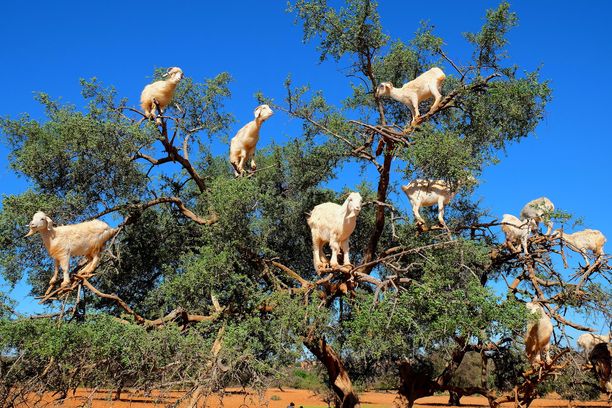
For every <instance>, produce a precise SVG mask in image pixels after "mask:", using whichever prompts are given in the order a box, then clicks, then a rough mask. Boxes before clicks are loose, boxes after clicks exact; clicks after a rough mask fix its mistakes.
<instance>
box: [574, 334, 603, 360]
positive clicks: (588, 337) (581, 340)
mask: <svg viewBox="0 0 612 408" xmlns="http://www.w3.org/2000/svg"><path fill="white" fill-rule="evenodd" d="M609 342H610V334H609V333H608V335H607V336H605V335H603V334H595V333H584V334H582V335H581V336H580V337H578V341H577V342H576V343H577V344H578V346H579V347H580V348H582V350H583V351H584V355H585V357H586V358H588V357H589V354H590V353H591V350H593V347H595V346H596V345H598V344H600V343H609Z"/></svg>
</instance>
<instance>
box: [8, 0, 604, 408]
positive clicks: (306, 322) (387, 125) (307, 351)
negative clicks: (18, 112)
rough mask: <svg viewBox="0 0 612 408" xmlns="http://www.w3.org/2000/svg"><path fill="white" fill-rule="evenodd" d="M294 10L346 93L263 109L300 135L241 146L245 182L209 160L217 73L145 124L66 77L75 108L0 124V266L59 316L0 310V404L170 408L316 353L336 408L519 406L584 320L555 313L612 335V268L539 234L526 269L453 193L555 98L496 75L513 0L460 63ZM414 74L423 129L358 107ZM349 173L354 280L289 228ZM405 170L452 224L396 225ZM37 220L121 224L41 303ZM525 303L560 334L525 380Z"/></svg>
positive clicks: (226, 121)
mask: <svg viewBox="0 0 612 408" xmlns="http://www.w3.org/2000/svg"><path fill="white" fill-rule="evenodd" d="M289 11H290V12H291V13H292V14H293V15H294V16H295V18H296V21H297V22H299V23H301V24H302V25H303V30H304V40H305V42H314V43H316V44H317V46H318V50H319V52H320V58H321V61H322V62H325V63H334V62H335V63H341V64H342V66H343V67H346V65H347V63H348V64H349V65H350V68H349V69H348V70H346V71H345V72H346V81H347V84H349V85H350V86H351V89H352V93H351V94H350V95H347V96H346V99H344V100H343V101H342V102H341V103H340V104H339V105H333V104H331V103H329V102H328V101H327V100H326V97H325V92H324V91H320V90H311V89H309V87H307V86H304V85H301V84H295V83H293V82H292V80H291V79H290V77H289V78H288V79H287V80H286V81H285V85H286V97H285V98H284V99H283V100H271V99H269V98H268V97H266V95H265V94H260V95H258V98H259V99H260V100H261V101H262V102H266V103H268V104H270V105H272V107H273V108H274V109H275V110H276V111H277V112H278V111H280V112H284V113H285V114H287V115H289V116H291V117H293V118H295V119H296V120H298V121H300V122H301V123H302V124H303V128H302V129H303V131H302V134H301V135H300V137H299V138H296V139H294V140H277V141H276V143H275V144H273V145H271V146H269V147H267V148H264V149H258V151H257V155H258V165H259V167H258V170H257V171H256V172H253V173H251V174H249V175H248V176H246V177H241V178H234V176H233V174H232V171H231V168H230V165H229V163H228V161H227V158H226V157H222V156H215V155H214V154H213V153H212V149H211V146H212V145H213V143H219V142H220V141H224V142H227V136H229V135H228V129H229V126H230V124H231V123H232V121H233V118H232V115H231V114H230V113H228V112H226V111H225V109H224V102H225V101H226V100H227V99H228V98H230V97H231V93H230V82H231V81H230V76H229V74H227V73H221V74H219V75H218V76H216V77H214V78H212V79H207V80H205V81H204V82H196V81H195V80H194V79H193V78H186V79H185V80H183V81H182V82H181V83H180V85H179V87H178V88H177V94H176V95H175V99H174V102H173V104H171V105H170V106H169V107H168V109H167V111H166V112H165V113H164V114H163V119H162V121H161V124H160V125H159V126H157V125H155V124H154V123H153V122H149V121H144V122H143V121H142V120H141V119H142V112H139V111H138V110H136V109H134V108H131V107H129V106H128V105H127V102H126V100H125V99H121V98H120V97H119V96H118V95H117V94H116V91H115V90H114V89H113V88H106V87H104V86H103V85H102V84H101V83H99V82H98V81H96V80H88V81H83V82H82V87H83V97H84V98H85V100H86V101H87V107H86V109H84V110H82V111H81V110H78V109H76V108H75V107H74V106H71V105H65V104H60V103H59V102H57V101H54V100H53V99H52V98H51V97H49V96H48V95H46V94H39V95H38V100H39V101H40V102H41V103H42V104H43V106H44V107H45V109H46V115H47V120H45V121H37V120H32V119H30V118H29V117H28V116H23V117H20V118H16V119H14V118H3V119H2V120H1V122H0V126H1V129H2V132H3V134H4V135H5V137H6V143H7V144H8V146H9V148H10V150H11V155H10V162H11V166H12V169H13V170H14V171H15V172H16V173H18V174H20V175H22V176H24V177H26V178H27V179H28V180H29V182H30V186H31V189H30V190H28V191H27V192H25V193H23V194H20V195H13V196H6V197H4V199H3V205H2V211H1V213H0V265H1V266H0V268H1V269H0V270H1V272H2V274H3V276H4V278H5V279H7V280H8V281H9V282H16V281H18V280H19V279H20V278H21V277H23V276H24V274H27V277H28V280H29V282H30V283H31V285H32V293H33V294H34V295H38V296H40V297H41V302H44V303H45V304H48V305H50V306H51V307H52V310H53V312H52V313H51V314H49V315H44V316H29V317H24V316H18V315H17V314H16V313H14V312H11V311H10V310H11V307H10V305H9V304H8V303H7V302H4V298H0V301H3V302H4V303H7V304H5V305H4V306H3V308H2V309H0V318H2V319H3V320H0V333H1V336H0V352H3V353H5V354H6V355H7V356H9V357H10V356H13V357H14V358H9V359H7V361H6V362H3V366H2V367H1V368H2V370H5V371H4V372H8V374H6V375H4V376H3V377H2V379H1V380H0V395H1V397H0V398H2V400H3V401H4V404H5V405H7V406H10V404H13V403H16V402H19V401H20V400H22V399H26V398H29V395H30V394H29V392H31V391H34V390H37V391H45V390H47V391H57V392H59V393H60V395H61V396H65V395H67V393H68V391H69V390H70V389H72V388H75V387H77V386H92V387H98V386H108V385H112V386H114V387H115V388H116V389H117V393H121V390H122V388H123V387H125V386H130V387H137V388H142V389H151V388H160V389H162V390H164V389H170V388H172V387H182V388H185V389H187V390H188V392H187V393H186V395H185V397H184V398H183V399H181V400H180V401H178V402H177V403H176V404H177V405H178V404H180V403H186V404H190V405H192V406H196V405H197V403H198V401H199V400H201V398H203V397H204V396H206V395H208V394H210V393H212V392H222V390H223V389H224V388H225V387H227V386H229V385H236V384H239V385H242V386H253V387H256V388H265V387H267V386H269V385H270V384H274V383H277V382H276V381H278V378H277V377H278V375H279V374H278V373H279V372H281V370H283V369H284V368H286V367H287V366H289V365H290V364H292V363H295V362H296V361H297V360H298V359H300V358H312V357H314V358H316V360H318V362H320V363H321V365H322V366H323V367H324V368H325V372H326V378H327V380H328V381H329V385H330V388H331V389H332V390H333V392H334V394H335V398H336V406H342V407H353V406H357V405H359V398H358V395H357V394H356V392H355V389H354V383H355V382H358V383H360V384H369V383H371V382H373V381H375V380H376V378H379V377H382V376H386V377H389V376H390V377H391V378H395V379H396V382H395V384H396V386H397V387H398V399H397V404H398V405H400V406H405V405H411V404H412V403H413V402H414V400H415V399H416V398H419V397H421V396H426V395H432V394H433V393H434V392H436V391H443V390H445V391H449V392H450V393H451V396H454V398H455V400H456V399H457V397H460V396H461V395H468V394H481V395H484V396H486V397H487V398H488V399H489V402H490V404H491V406H497V405H499V404H500V403H501V402H507V401H515V400H516V401H519V402H520V404H521V405H523V406H528V405H529V404H530V403H531V401H532V400H533V399H534V398H536V397H537V396H538V395H539V393H541V392H542V390H543V389H544V388H543V387H544V386H543V384H544V383H545V382H546V381H551V379H553V378H554V376H551V374H557V373H558V372H560V371H562V370H563V369H564V368H565V367H567V366H568V365H570V364H573V365H572V367H574V368H576V367H578V365H579V364H580V363H579V362H574V360H572V359H571V358H569V356H570V353H568V350H567V346H568V344H569V343H568V338H567V336H566V335H565V328H566V327H568V326H570V327H573V328H576V329H579V330H584V331H593V329H592V328H591V327H587V326H585V325H583V324H580V323H579V322H577V321H572V320H571V319H569V318H567V317H566V316H567V312H568V311H570V310H571V311H573V312H574V313H578V314H580V313H584V314H589V315H591V316H592V315H596V316H598V317H599V318H601V319H606V320H607V321H610V287H609V281H607V280H606V276H605V274H606V273H609V270H610V268H609V266H608V263H607V258H605V257H601V258H599V259H597V260H596V261H594V262H593V263H592V264H591V265H590V266H589V267H581V266H577V267H575V268H564V267H562V266H561V264H562V263H561V260H563V261H565V256H564V255H565V252H566V251H565V250H564V247H563V245H560V244H561V243H560V242H559V239H558V238H555V237H554V236H546V235H542V234H534V236H532V237H531V238H530V242H529V244H530V246H529V255H523V254H518V253H513V252H511V251H509V250H508V249H507V248H505V246H503V245H500V240H499V239H498V237H496V235H495V234H494V233H493V232H492V229H491V228H492V227H494V226H496V225H499V221H498V220H496V219H495V218H493V217H490V216H488V215H487V214H486V213H485V212H484V211H483V210H482V209H481V208H479V206H478V203H477V202H474V201H473V200H472V198H471V196H470V191H471V188H472V187H473V180H474V178H476V179H477V178H478V176H479V175H480V173H481V171H482V170H483V169H484V168H485V167H486V166H489V165H492V164H494V163H495V162H496V161H497V160H498V153H499V152H503V151H504V149H505V147H506V146H507V145H508V144H509V143H514V142H520V141H521V140H522V139H523V138H525V137H528V136H529V135H531V134H532V133H533V132H534V129H535V127H536V126H537V124H538V123H539V122H540V120H541V119H542V117H543V115H544V109H545V106H546V103H547V102H548V101H549V100H550V97H551V90H550V88H549V86H548V83H547V82H546V81H543V80H541V79H540V77H539V74H538V72H537V71H536V72H523V71H522V70H520V69H519V67H516V66H513V65H509V64H507V59H506V50H505V45H506V42H507V40H506V35H507V33H508V31H509V30H510V29H512V28H513V27H514V26H515V25H516V22H517V17H516V15H515V14H514V13H512V12H511V11H510V8H509V5H508V4H507V3H502V4H500V5H499V6H498V7H497V8H496V9H493V10H489V11H487V13H486V17H485V20H484V24H483V26H482V28H481V30H480V31H479V32H476V33H467V34H465V39H466V41H467V42H468V43H469V45H470V46H471V47H472V49H473V52H472V55H471V58H470V60H469V61H467V62H459V61H457V60H455V59H453V51H452V50H447V49H446V48H445V44H444V42H443V39H442V38H439V37H438V36H437V35H436V34H435V31H434V29H433V27H430V26H428V25H427V24H423V25H422V26H421V27H420V28H418V30H417V31H416V33H415V35H414V37H413V38H412V39H409V40H404V41H402V40H399V39H398V40H393V39H392V38H391V37H390V36H389V35H387V34H386V33H385V32H384V31H383V28H382V26H381V24H380V18H379V15H378V14H377V9H376V3H374V2H372V1H369V0H349V1H347V3H346V5H344V6H342V7H333V6H331V5H328V4H327V2H326V1H324V0H310V1H306V0H300V1H296V2H293V3H292V4H290V6H289ZM432 66H442V67H444V70H445V72H446V75H447V78H446V81H445V83H444V88H443V92H442V94H443V95H444V98H443V100H442V102H441V104H440V105H439V107H437V109H435V110H433V111H429V112H428V109H429V106H430V102H426V103H424V104H423V106H422V107H421V112H428V113H426V114H423V115H422V116H421V118H420V121H419V123H418V124H416V125H414V126H410V125H409V124H410V121H411V119H412V118H411V117H410V112H409V110H408V109H407V108H406V107H405V106H404V105H402V104H400V103H398V102H395V101H393V100H391V99H380V98H377V97H376V96H375V93H374V90H375V88H376V87H377V85H378V84H379V83H381V82H384V81H390V82H392V83H393V84H395V85H396V86H400V85H401V84H403V83H405V82H407V81H409V80H411V79H414V78H415V77H416V76H418V75H419V74H420V73H422V72H424V71H426V70H427V69H429V68H431V67H432ZM160 74H161V71H160V72H156V75H155V77H156V78H158V77H159V75H160ZM279 80H282V79H279ZM272 120H273V119H272ZM349 164H350V165H354V164H357V165H358V166H360V168H361V169H363V171H362V175H363V183H362V184H360V185H359V191H360V193H361V195H362V196H363V197H364V203H365V204H364V208H363V210H362V212H361V214H360V215H359V218H358V222H357V229H356V230H355V232H354V234H353V236H352V237H351V242H350V246H351V254H352V261H353V264H354V265H352V266H350V267H348V266H345V267H344V268H342V270H333V269H327V270H323V271H315V269H314V267H313V265H312V252H311V241H310V231H309V229H308V226H307V224H306V214H307V213H308V212H309V211H310V210H311V209H312V208H313V207H314V206H315V205H317V204H319V203H322V202H325V201H334V202H341V201H342V200H343V196H344V195H345V193H346V191H334V190H331V189H329V188H326V187H325V185H326V182H328V181H330V180H332V179H334V178H336V177H338V178H342V168H343V166H345V165H349ZM371 175H373V176H371ZM415 178H426V179H443V180H446V181H447V182H449V183H450V184H451V185H452V186H454V187H455V188H457V189H458V191H459V192H460V194H459V195H458V196H457V197H455V199H454V201H453V203H452V206H451V210H450V211H447V214H446V221H447V225H448V228H429V229H424V228H417V226H415V225H414V224H413V221H412V220H411V218H410V217H409V215H408V214H409V213H410V210H409V209H407V208H406V205H405V202H406V201H405V199H404V198H403V197H402V195H401V191H399V188H398V186H399V185H400V184H402V183H405V182H406V181H408V180H412V179H415ZM38 210H43V211H45V212H46V213H47V214H49V215H51V216H52V218H53V219H54V220H55V221H56V222H57V223H59V224H62V223H74V222H78V221H82V220H86V219H92V218H99V217H103V216H104V217H106V218H107V219H109V220H110V221H112V222H114V223H115V224H116V225H118V226H119V228H120V232H119V233H118V234H117V236H116V237H115V239H113V240H112V242H111V243H110V244H109V245H108V247H107V249H106V251H105V253H104V257H103V261H102V262H101V264H100V266H99V267H98V268H97V270H96V273H95V276H93V277H89V278H87V277H82V276H79V275H78V268H79V266H75V271H74V272H75V273H74V274H73V276H74V277H73V280H72V282H71V285H69V286H68V287H62V288H52V289H51V290H48V289H49V288H48V284H47V281H48V278H49V276H50V272H49V271H50V270H51V268H52V265H51V263H50V258H49V257H48V256H47V254H46V252H45V250H44V248H43V247H42V245H41V243H40V240H39V239H36V238H34V239H24V238H23V235H24V234H25V232H26V229H25V225H26V224H27V222H28V221H29V219H30V217H31V215H32V214H33V213H34V212H35V211H38ZM422 211H423V212H424V213H426V215H427V217H426V218H427V221H428V225H434V224H435V222H434V219H435V217H434V213H433V212H428V211H427V210H426V209H424V210H422ZM550 215H551V216H552V217H557V218H558V219H559V220H562V221H566V220H567V215H566V214H563V213H555V214H550ZM110 221H109V222H110ZM504 283H505V285H506V286H507V290H502V291H500V290H499V287H500V284H504ZM534 297H535V298H537V299H539V300H540V301H541V302H542V303H543V304H544V305H545V309H546V312H547V313H548V314H549V315H550V316H551V318H552V319H553V320H554V322H555V324H556V330H555V344H556V345H557V347H555V348H554V353H553V354H554V359H553V364H551V365H544V366H543V367H540V368H539V369H538V370H532V369H531V368H529V367H528V364H527V363H526V359H525V358H524V357H523V353H522V345H521V344H522V337H523V333H524V331H525V326H526V323H527V320H528V318H529V317H528V315H527V313H526V311H525V307H524V302H525V301H528V300H531V299H532V298H534ZM7 311H8V312H7ZM3 313H4V315H3ZM563 347H565V348H563ZM467 353H471V354H470V355H471V356H472V357H471V359H470V361H471V363H470V364H472V366H473V361H474V358H473V356H474V355H475V354H474V353H478V354H480V356H481V359H482V363H483V364H482V380H481V381H479V384H480V385H479V386H475V385H474V384H473V383H472V384H465V382H463V381H461V376H456V373H457V370H458V369H459V367H460V366H461V363H462V361H463V359H464V357H465V356H466V354H467ZM491 361H492V362H493V364H491V363H490V362H491ZM487 362H489V363H487ZM5 366H6V367H5ZM491 366H493V367H495V370H494V371H495V372H494V373H489V372H488V370H489V367H491ZM472 371H473V370H472ZM493 377H495V378H494V379H492V378H493Z"/></svg>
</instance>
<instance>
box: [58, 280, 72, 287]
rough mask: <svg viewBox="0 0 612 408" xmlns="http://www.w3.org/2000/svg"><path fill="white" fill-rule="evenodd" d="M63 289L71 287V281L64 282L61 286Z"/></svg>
mask: <svg viewBox="0 0 612 408" xmlns="http://www.w3.org/2000/svg"><path fill="white" fill-rule="evenodd" d="M60 286H61V287H62V288H67V287H68V286H70V281H63V282H62V284H61V285H60Z"/></svg>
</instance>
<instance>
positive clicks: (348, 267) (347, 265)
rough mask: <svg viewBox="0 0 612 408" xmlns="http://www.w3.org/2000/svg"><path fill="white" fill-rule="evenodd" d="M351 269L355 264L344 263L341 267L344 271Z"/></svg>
mask: <svg viewBox="0 0 612 408" xmlns="http://www.w3.org/2000/svg"><path fill="white" fill-rule="evenodd" d="M351 269H353V264H350V263H349V264H344V265H342V266H341V267H340V270H342V272H350V271H351Z"/></svg>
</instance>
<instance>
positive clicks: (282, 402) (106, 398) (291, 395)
mask: <svg viewBox="0 0 612 408" xmlns="http://www.w3.org/2000/svg"><path fill="white" fill-rule="evenodd" d="M181 395H183V394H182V393H180V392H173V393H166V394H164V395H163V396H162V395H159V394H158V393H155V392H154V393H152V395H149V396H144V395H143V394H142V393H133V394H132V393H128V392H125V393H124V394H123V395H122V397H121V400H118V401H113V400H112V396H113V392H112V391H111V390H100V391H96V392H93V393H92V390H89V389H78V390H77V392H76V394H75V395H74V396H72V393H70V394H69V398H67V399H66V400H64V401H63V402H59V401H56V400H55V399H54V398H53V397H52V396H51V395H45V396H44V398H43V399H42V401H39V402H38V403H37V404H36V405H35V406H38V407H67V408H76V407H93V408H107V407H108V408H110V407H113V408H127V407H133V408H145V407H147V408H148V407H165V406H166V405H167V404H171V403H174V402H175V401H177V399H178V398H180V397H181ZM396 395H397V394H396V393H395V392H389V393H385V392H365V393H361V394H360V395H359V398H360V400H361V406H362V407H363V408H380V407H391V406H392V404H393V400H394V399H395V397H396ZM324 397H325V396H324V395H315V394H314V393H313V392H311V391H307V390H294V389H283V391H281V390H279V389H270V390H268V391H267V392H266V393H265V396H264V399H263V400H260V399H259V397H258V396H257V395H256V394H248V393H245V392H241V391H239V390H228V392H227V394H226V396H225V397H224V398H223V400H222V401H221V400H220V399H219V398H218V397H216V396H211V397H210V398H208V399H207V401H206V407H210V408H218V407H224V408H246V407H269V408H286V407H287V406H288V405H289V403H290V402H293V403H295V406H296V408H299V407H300V406H302V407H303V408H315V407H317V408H319V407H321V408H325V407H327V403H326V402H325V401H324ZM88 402H90V404H91V405H89V403H88ZM447 402H448V396H445V395H440V396H433V397H426V398H421V399H419V400H417V403H416V404H415V407H417V408H428V407H441V406H447ZM461 404H462V406H463V407H466V408H469V407H488V406H489V405H488V403H487V400H486V399H485V398H483V397H463V398H462V399H461ZM28 405H29V406H33V405H32V404H28ZM28 405H26V404H22V405H18V406H20V407H22V406H23V407H25V406H28ZM512 405H513V404H506V405H505V406H507V407H511V406H512ZM201 406H204V405H201ZM531 406H532V407H551V408H552V407H563V408H566V407H569V405H568V402H567V401H564V400H561V399H558V398H554V397H553V398H548V399H539V400H536V401H535V402H534V403H533V404H532V405H531ZM572 406H573V407H610V405H609V404H608V403H607V402H606V401H604V400H599V401H589V402H580V403H577V402H574V403H573V404H572Z"/></svg>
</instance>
